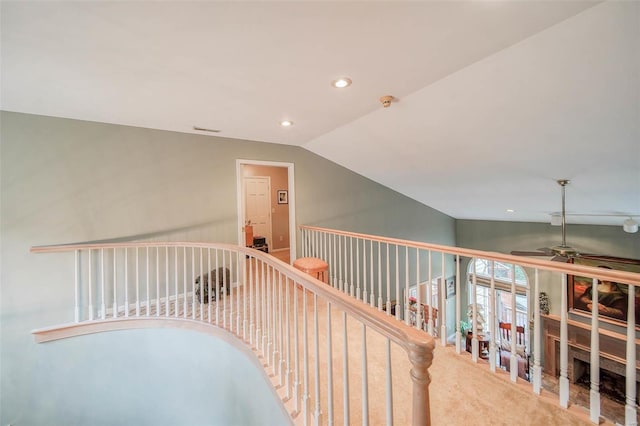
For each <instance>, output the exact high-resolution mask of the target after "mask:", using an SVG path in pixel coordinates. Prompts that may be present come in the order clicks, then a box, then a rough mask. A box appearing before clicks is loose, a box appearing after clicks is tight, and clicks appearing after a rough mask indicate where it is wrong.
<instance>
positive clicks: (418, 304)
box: [416, 248, 422, 330]
mask: <svg viewBox="0 0 640 426" xmlns="http://www.w3.org/2000/svg"><path fill="white" fill-rule="evenodd" d="M416 328H417V329H418V330H422V294H421V291H420V249H419V248H416Z"/></svg>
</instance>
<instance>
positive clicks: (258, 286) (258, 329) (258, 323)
mask: <svg viewBox="0 0 640 426" xmlns="http://www.w3.org/2000/svg"><path fill="white" fill-rule="evenodd" d="M255 260H256V342H255V345H256V349H257V350H260V349H261V348H262V346H261V344H262V303H263V301H264V293H261V292H260V290H261V289H262V284H263V283H262V279H263V278H264V277H263V275H262V273H261V272H262V271H261V268H262V262H261V261H260V260H259V259H258V258H256V259H255ZM261 294H262V297H260V295H261Z"/></svg>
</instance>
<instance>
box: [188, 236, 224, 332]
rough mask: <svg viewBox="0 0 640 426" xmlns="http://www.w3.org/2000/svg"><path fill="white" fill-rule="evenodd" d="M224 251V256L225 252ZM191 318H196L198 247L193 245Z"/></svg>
mask: <svg viewBox="0 0 640 426" xmlns="http://www.w3.org/2000/svg"><path fill="white" fill-rule="evenodd" d="M222 253H223V256H224V252H222ZM191 319H196V249H195V247H191ZM225 325H226V324H225Z"/></svg>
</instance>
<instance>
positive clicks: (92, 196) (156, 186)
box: [0, 112, 455, 424]
mask: <svg viewBox="0 0 640 426" xmlns="http://www.w3.org/2000/svg"><path fill="white" fill-rule="evenodd" d="M0 124H1V128H0V137H1V151H0V154H1V163H0V164H1V174H0V177H1V187H0V189H1V196H0V201H1V210H0V235H1V242H0V247H1V258H0V260H1V262H2V271H1V273H0V278H1V288H0V296H1V301H0V320H1V332H2V334H1V339H2V342H1V343H2V344H1V349H0V350H1V352H0V357H1V358H0V359H1V361H2V364H1V367H0V375H1V377H2V385H1V388H0V392H1V395H0V402H1V405H0V423H2V424H6V423H8V422H9V421H10V422H12V423H16V424H21V423H22V424H24V423H25V422H24V421H23V420H24V419H25V418H26V417H25V416H26V414H25V413H27V412H28V411H29V410H32V409H34V410H45V411H42V412H39V413H34V414H33V415H34V416H39V417H37V418H44V417H42V416H45V417H46V406H40V405H39V406H37V407H35V408H32V407H31V406H30V404H29V403H30V401H46V400H47V399H48V398H50V394H51V392H52V391H54V390H53V389H47V388H41V387H39V386H36V385H35V382H34V378H35V377H36V375H45V376H46V375H49V374H51V375H53V374H55V368H56V366H55V365H51V366H50V368H49V369H47V370H43V369H39V368H38V357H39V355H38V354H39V353H40V352H41V351H42V345H36V344H35V343H34V342H33V338H32V336H31V334H30V331H31V330H32V329H35V328H40V327H45V326H49V325H54V324H59V323H63V322H69V321H72V319H73V312H72V307H73V283H71V282H68V281H66V279H67V278H66V277H68V276H69V274H70V271H71V270H72V268H73V258H72V256H70V255H65V254H45V255H36V254H32V253H30V252H29V249H30V247H32V246H36V245H45V244H59V243H72V242H86V241H95V240H105V239H118V240H129V239H142V238H144V239H153V240H157V241H161V240H172V241H177V240H183V241H217V242H228V243H235V242H236V238H237V229H236V228H237V217H236V216H237V212H236V205H237V203H236V159H239V158H242V159H250V160H265V161H280V162H289V163H293V164H294V165H295V190H296V223H297V224H299V225H300V224H307V225H316V226H323V227H335V228H339V229H343V230H351V231H357V232H363V233H373V234H378V235H385V236H392V237H399V238H409V239H414V240H419V241H427V242H435V243H440V244H447V245H454V244H455V221H454V220H453V219H452V218H450V217H448V216H446V215H444V214H442V213H440V212H438V211H436V210H433V209H431V208H429V207H427V206H424V205H422V204H420V203H418V202H416V201H414V200H411V199H409V198H407V197H405V196H403V195H400V194H398V193H397V192H394V191H392V190H390V189H388V188H386V187H383V186H381V185H379V184H377V183H375V182H372V181H371V180H368V179H366V178H364V177H362V176H360V175H358V174H355V173H353V172H351V171H349V170H347V169H345V168H343V167H341V166H338V165H336V164H335V163H332V162H330V161H327V160H325V159H323V158H322V157H319V156H317V155H315V154H313V153H311V152H309V151H306V150H304V149H302V148H298V147H292V146H287V145H278V144H267V143H259V142H252V141H243V140H234V139H225V138H217V137H210V136H201V135H193V134H184V133H175V132H166V131H159V130H150V129H142V128H134V127H126V126H117V125H111V124H101V123H93V122H84V121H77V120H68V119H59V118H52V117H43V116H35V115H27V114H20V113H11V112H2V113H1V115H0ZM298 247H299V248H300V246H298ZM45 345H46V344H45ZM79 356H81V353H79V352H78V351H77V350H75V349H70V350H69V352H68V357H69V359H71V360H73V359H76V358H77V357H79ZM107 366H108V364H107V363H106V362H105V364H104V365H97V366H96V368H106V367H107ZM142 368H145V367H142ZM130 373H131V374H139V373H140V372H139V371H138V370H137V369H133V368H132V369H131V371H130ZM102 392H103V393H104V394H105V395H111V394H112V393H113V392H117V389H114V388H112V387H106V388H105V389H103V390H102ZM156 396H157V397H158V398H160V397H161V395H159V394H157V391H156V390H154V389H149V395H148V397H149V398H151V399H153V398H155V397H156ZM43 407H45V408H43ZM138 420H139V419H136V424H144V423H145V422H144V421H142V420H140V421H138ZM149 422H150V423H153V422H152V421H150V420H149ZM35 424H39V423H35ZM40 424H46V422H44V423H40Z"/></svg>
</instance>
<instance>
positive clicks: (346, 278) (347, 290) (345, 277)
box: [342, 235, 353, 294]
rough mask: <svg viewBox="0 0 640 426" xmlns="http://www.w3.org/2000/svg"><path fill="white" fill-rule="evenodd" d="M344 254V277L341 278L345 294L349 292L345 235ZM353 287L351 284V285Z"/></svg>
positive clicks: (345, 239)
mask: <svg viewBox="0 0 640 426" xmlns="http://www.w3.org/2000/svg"><path fill="white" fill-rule="evenodd" d="M342 253H343V255H344V263H343V265H344V278H343V283H344V289H343V291H344V292H345V293H347V294H349V282H348V281H349V278H348V273H347V237H346V235H345V237H344V251H343V252H342ZM351 287H352V288H353V284H352V286H351Z"/></svg>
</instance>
